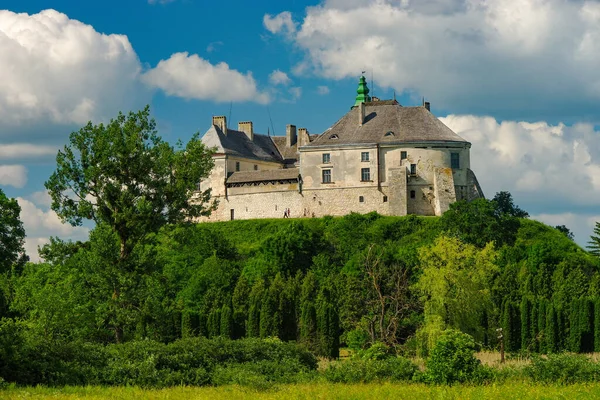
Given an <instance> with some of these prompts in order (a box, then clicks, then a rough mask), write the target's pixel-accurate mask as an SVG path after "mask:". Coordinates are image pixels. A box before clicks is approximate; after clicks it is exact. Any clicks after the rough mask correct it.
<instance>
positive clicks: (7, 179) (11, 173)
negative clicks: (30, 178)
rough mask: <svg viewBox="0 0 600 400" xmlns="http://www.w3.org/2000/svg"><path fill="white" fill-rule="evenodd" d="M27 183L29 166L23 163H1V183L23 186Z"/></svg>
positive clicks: (17, 186)
mask: <svg viewBox="0 0 600 400" xmlns="http://www.w3.org/2000/svg"><path fill="white" fill-rule="evenodd" d="M26 183H27V168H25V167H24V166H23V165H0V185H8V186H14V187H16V188H22V187H23V186H25V184H26Z"/></svg>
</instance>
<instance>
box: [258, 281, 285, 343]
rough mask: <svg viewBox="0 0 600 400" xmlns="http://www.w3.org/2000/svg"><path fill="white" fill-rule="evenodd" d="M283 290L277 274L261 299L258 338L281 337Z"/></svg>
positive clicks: (282, 284)
mask: <svg viewBox="0 0 600 400" xmlns="http://www.w3.org/2000/svg"><path fill="white" fill-rule="evenodd" d="M283 289H284V283H283V278H282V277H281V274H279V273H278V274H277V275H276V276H275V278H274V279H273V282H271V285H270V286H269V289H268V290H267V291H266V292H265V296H264V297H263V301H262V307H261V309H260V337H261V338H267V337H280V336H281V321H282V318H281V309H280V303H281V296H282V292H283Z"/></svg>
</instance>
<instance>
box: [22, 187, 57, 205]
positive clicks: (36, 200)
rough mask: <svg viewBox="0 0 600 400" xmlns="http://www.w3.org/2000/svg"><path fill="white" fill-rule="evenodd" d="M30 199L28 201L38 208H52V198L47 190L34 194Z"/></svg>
mask: <svg viewBox="0 0 600 400" xmlns="http://www.w3.org/2000/svg"><path fill="white" fill-rule="evenodd" d="M27 197H28V200H30V201H32V202H33V204H35V205H37V206H43V207H45V208H50V205H51V204H52V198H51V197H50V194H49V193H48V191H47V190H41V191H39V192H33V193H32V194H30V195H29V196H27Z"/></svg>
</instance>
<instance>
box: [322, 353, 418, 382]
mask: <svg viewBox="0 0 600 400" xmlns="http://www.w3.org/2000/svg"><path fill="white" fill-rule="evenodd" d="M416 371H417V366H416V365H415V364H413V363H412V362H411V361H410V360H408V359H406V358H403V357H391V358H387V359H385V360H364V359H352V360H347V361H338V362H335V363H331V364H330V365H329V367H328V368H327V369H326V370H325V371H323V376H324V377H325V379H326V380H328V381H329V382H335V383H369V382H373V381H383V380H387V381H392V382H399V381H408V380H410V379H412V376H413V375H414V373H415V372H416Z"/></svg>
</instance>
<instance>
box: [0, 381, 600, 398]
mask: <svg viewBox="0 0 600 400" xmlns="http://www.w3.org/2000/svg"><path fill="white" fill-rule="evenodd" d="M0 398H1V399H116V400H125V399H152V400H162V399H173V400H175V399H182V400H186V399H207V400H212V399H281V400H284V399H285V400H288V399H377V400H382V399H494V400H501V399H599V398H600V383H596V384H588V385H586V384H577V385H571V386H548V385H532V384H527V383H510V384H506V385H490V386H425V385H419V384H388V383H383V384H369V385H341V384H322V383H319V384H303V385H279V386H276V387H274V388H273V389H271V390H269V391H265V392H258V391H255V390H253V389H249V388H245V387H240V386H223V387H174V388H170V389H161V390H144V389H140V388H135V387H109V388H103V387H65V388H61V389H53V388H42V387H36V388H8V389H5V390H0Z"/></svg>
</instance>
